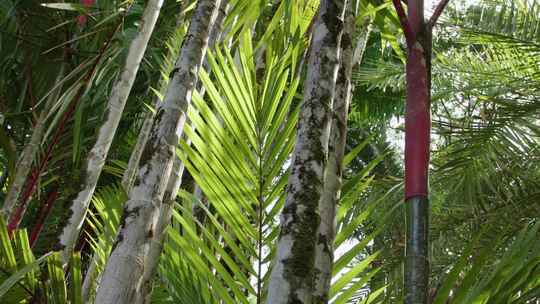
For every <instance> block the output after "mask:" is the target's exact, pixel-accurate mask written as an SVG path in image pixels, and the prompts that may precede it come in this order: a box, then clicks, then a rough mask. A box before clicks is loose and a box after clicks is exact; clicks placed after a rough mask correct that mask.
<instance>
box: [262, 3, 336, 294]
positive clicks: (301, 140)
mask: <svg viewBox="0 0 540 304" xmlns="http://www.w3.org/2000/svg"><path fill="white" fill-rule="evenodd" d="M345 2H346V1H344V0H323V1H321V4H320V8H319V13H318V15H317V19H316V20H315V24H314V32H313V38H312V41H311V46H310V51H309V60H308V70H307V77H306V80H305V83H304V98H303V103H302V108H301V112H300V117H299V120H298V133H297V137H296V145H295V148H294V152H293V159H292V164H291V175H290V177H289V184H288V187H287V197H286V202H285V206H284V208H283V211H282V214H281V224H280V228H281V232H280V236H279V240H278V244H277V251H276V256H275V258H274V261H273V266H272V267H273V268H272V272H271V275H270V285H269V289H268V298H267V303H269V304H287V303H313V287H314V286H313V285H314V280H315V278H316V275H317V274H316V273H315V248H316V242H317V230H318V227H319V222H320V216H319V202H320V200H321V199H322V196H323V185H324V168H325V167H326V163H327V157H328V137H329V133H330V127H331V121H332V115H331V111H332V106H333V99H334V89H335V84H336V79H337V72H338V67H339V62H338V58H339V45H340V40H341V34H342V30H343V29H342V28H343V14H344V9H345Z"/></svg>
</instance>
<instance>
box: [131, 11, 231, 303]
mask: <svg viewBox="0 0 540 304" xmlns="http://www.w3.org/2000/svg"><path fill="white" fill-rule="evenodd" d="M227 6H228V1H227V0H221V4H220V6H219V10H218V13H217V17H216V20H215V21H214V25H213V26H212V28H211V30H210V35H209V38H208V45H209V46H210V47H214V46H215V44H216V43H219V42H220V40H221V34H222V25H223V20H224V19H225V16H226V14H227ZM203 68H204V69H208V63H207V61H206V56H204V59H203ZM199 85H200V83H199ZM200 91H201V95H204V87H201V89H200ZM183 173H184V164H182V162H181V161H180V159H179V158H178V157H175V159H174V163H173V170H172V174H171V176H170V177H169V182H168V184H167V190H166V191H165V197H164V198H163V204H161V208H160V210H159V219H158V222H157V226H156V240H155V241H154V242H152V243H151V244H150V249H149V251H148V257H147V258H146V259H145V262H146V265H145V267H144V274H143V285H142V286H143V289H142V294H141V299H139V300H138V301H137V303H150V300H151V298H150V296H151V294H152V279H153V278H154V276H155V274H156V271H157V269H158V266H159V257H160V255H161V252H162V251H163V245H164V241H165V236H166V234H165V229H166V228H167V226H169V224H170V222H171V218H172V211H173V207H174V202H175V200H176V196H177V195H178V190H179V189H180V185H181V184H183V181H182V176H183Z"/></svg>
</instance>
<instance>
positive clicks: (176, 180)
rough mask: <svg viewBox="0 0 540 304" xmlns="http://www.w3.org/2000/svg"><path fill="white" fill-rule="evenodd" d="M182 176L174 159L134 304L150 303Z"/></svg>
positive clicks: (177, 160)
mask: <svg viewBox="0 0 540 304" xmlns="http://www.w3.org/2000/svg"><path fill="white" fill-rule="evenodd" d="M183 174H184V164H183V163H182V161H181V160H180V159H179V158H178V157H176V158H175V160H174V164H173V172H172V176H171V177H170V178H169V184H168V185H167V191H166V196H165V197H164V198H163V204H161V208H160V210H159V219H158V222H157V225H156V239H155V240H154V241H153V242H152V243H151V244H150V249H149V250H148V256H147V258H146V259H145V263H146V265H145V266H144V273H143V278H142V289H141V294H140V296H139V297H138V299H137V300H136V301H135V303H148V304H149V303H150V300H151V298H150V296H151V295H152V279H153V278H154V275H155V274H156V271H157V268H158V266H159V257H160V255H161V252H162V251H163V245H164V240H165V236H166V234H165V229H166V228H167V226H169V224H170V222H171V218H172V211H173V206H174V202H175V198H176V195H177V194H178V190H179V189H180V184H181V182H182V175H183Z"/></svg>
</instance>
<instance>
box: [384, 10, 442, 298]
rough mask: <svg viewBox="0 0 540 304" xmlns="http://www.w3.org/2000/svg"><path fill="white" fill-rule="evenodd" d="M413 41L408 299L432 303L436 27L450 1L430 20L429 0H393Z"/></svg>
mask: <svg viewBox="0 0 540 304" xmlns="http://www.w3.org/2000/svg"><path fill="white" fill-rule="evenodd" d="M393 2H394V6H395V8H396V11H397V14H398V17H399V19H400V22H401V25H402V28H403V32H404V34H405V39H406V41H407V64H406V80H407V101H406V106H405V112H406V113H405V204H406V213H407V216H406V221H407V223H406V224H407V241H406V247H405V303H407V304H426V303H427V301H428V291H429V286H428V283H429V257H428V230H429V228H428V225H429V218H428V214H429V205H428V168H429V144H430V129H431V118H430V102H431V93H430V91H431V43H432V38H431V35H432V28H433V26H434V25H435V23H436V21H437V19H438V17H439V16H440V14H441V13H442V11H443V9H444V7H445V6H446V4H447V3H448V0H442V1H441V2H440V3H439V5H438V6H437V8H436V9H435V12H434V13H433V16H432V17H431V18H430V20H429V21H427V22H426V20H424V0H410V1H408V6H407V9H408V12H407V15H406V14H405V11H404V9H403V7H402V5H401V0H393Z"/></svg>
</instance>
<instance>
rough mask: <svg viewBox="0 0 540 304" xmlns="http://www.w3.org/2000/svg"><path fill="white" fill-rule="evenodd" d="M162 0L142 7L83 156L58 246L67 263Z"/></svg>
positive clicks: (63, 259)
mask: <svg viewBox="0 0 540 304" xmlns="http://www.w3.org/2000/svg"><path fill="white" fill-rule="evenodd" d="M162 4H163V0H150V1H149V2H148V4H147V5H146V8H145V10H144V13H143V16H142V21H141V28H140V31H139V33H138V35H137V36H136V37H135V39H133V41H132V42H131V44H130V47H129V51H128V55H127V58H126V62H125V64H124V70H123V71H122V73H121V75H120V79H119V80H118V81H117V82H116V83H115V85H114V87H113V90H112V94H111V97H110V98H109V101H108V104H107V109H106V112H105V121H104V122H103V125H102V126H101V127H100V129H99V133H98V137H97V139H96V142H95V144H94V146H93V147H92V150H90V152H89V153H88V157H87V159H86V168H85V172H84V174H83V180H82V183H81V189H80V191H79V193H78V194H76V197H75V199H74V200H73V202H72V205H71V214H70V218H69V220H68V223H67V225H66V226H65V227H64V229H63V230H62V233H61V235H60V238H59V244H58V247H59V248H61V249H62V261H63V263H67V262H68V261H69V257H70V256H71V252H72V251H73V248H74V246H75V243H76V241H77V239H78V236H79V232H80V229H81V227H82V225H83V222H84V218H85V217H86V213H87V211H88V205H89V204H90V200H91V199H92V195H93V193H94V190H95V188H96V185H97V182H98V179H99V176H100V174H101V170H102V169H103V166H104V164H105V160H106V158H107V154H108V152H109V149H110V146H111V143H112V140H113V138H114V134H115V133H116V129H117V128H118V124H119V123H120V119H121V117H122V112H123V111H124V107H125V105H126V101H127V99H128V96H129V93H130V92H131V87H132V86H133V83H134V81H135V76H136V75H137V71H138V70H139V66H140V63H141V61H142V58H143V56H144V53H145V51H146V47H147V45H148V41H149V40H150V36H151V35H152V32H153V30H154V26H155V24H156V22H157V19H158V16H159V12H160V10H161V5H162Z"/></svg>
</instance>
